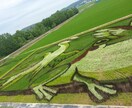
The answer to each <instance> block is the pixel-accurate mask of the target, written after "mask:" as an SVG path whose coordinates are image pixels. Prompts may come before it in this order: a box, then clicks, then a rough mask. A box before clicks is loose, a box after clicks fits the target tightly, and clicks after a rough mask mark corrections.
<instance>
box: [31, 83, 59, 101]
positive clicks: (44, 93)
mask: <svg viewBox="0 0 132 108" xmlns="http://www.w3.org/2000/svg"><path fill="white" fill-rule="evenodd" d="M33 91H34V93H35V94H36V95H37V97H38V99H39V100H42V99H43V98H44V97H45V99H47V100H51V99H52V98H53V96H54V95H55V94H56V93H57V90H53V89H51V88H49V87H47V86H43V85H39V86H37V87H35V88H33Z"/></svg>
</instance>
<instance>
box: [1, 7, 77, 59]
mask: <svg viewBox="0 0 132 108" xmlns="http://www.w3.org/2000/svg"><path fill="white" fill-rule="evenodd" d="M77 13H78V9H77V8H72V9H68V10H63V11H57V12H56V13H54V14H53V15H51V16H50V17H49V18H46V19H44V20H42V21H41V22H39V23H37V24H35V25H33V26H32V27H30V28H28V29H24V30H20V31H19V30H17V31H16V33H15V34H13V35H11V34H9V33H5V34H2V35H0V57H3V56H7V55H8V54H10V53H12V52H14V51H15V50H17V49H18V48H20V47H22V46H23V45H24V44H26V43H27V42H28V41H30V40H32V39H34V38H36V37H38V36H40V35H42V34H44V33H45V32H47V31H48V30H50V29H52V28H54V27H56V26H57V25H59V24H61V23H62V22H64V21H66V20H67V19H69V18H70V17H72V16H74V15H75V14H77Z"/></svg>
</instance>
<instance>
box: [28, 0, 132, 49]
mask: <svg viewBox="0 0 132 108" xmlns="http://www.w3.org/2000/svg"><path fill="white" fill-rule="evenodd" d="M131 4H132V0H120V1H119V0H101V1H100V2H98V3H97V4H96V5H94V6H92V7H90V8H88V9H87V10H85V11H84V12H82V13H80V14H79V15H78V16H77V17H76V18H74V19H73V20H71V21H70V22H68V23H67V24H65V25H64V26H62V27H61V28H60V29H58V30H56V31H55V32H53V33H51V34H49V35H48V36H47V37H45V38H43V39H42V40H41V41H39V42H37V43H36V44H34V45H33V46H32V47H30V48H29V49H27V50H26V51H29V50H32V49H35V48H38V47H41V46H44V45H47V44H50V43H52V42H55V41H58V40H60V39H63V38H66V37H69V36H71V35H74V34H76V33H79V32H82V31H84V30H87V29H90V28H93V27H96V26H99V25H101V24H104V23H107V22H109V21H112V20H114V19H117V18H120V17H123V16H125V15H128V14H131V13H132V6H131Z"/></svg>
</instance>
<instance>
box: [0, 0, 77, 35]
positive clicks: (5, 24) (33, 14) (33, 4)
mask: <svg viewBox="0 0 132 108" xmlns="http://www.w3.org/2000/svg"><path fill="white" fill-rule="evenodd" d="M75 1H77V0H70V1H69V0H57V1H55V0H0V2H1V4H0V16H1V17H0V34H1V33H4V32H9V33H14V32H15V31H16V30H18V29H22V28H24V27H26V26H28V25H31V24H34V23H36V22H39V21H41V20H42V19H44V18H45V17H48V16H49V15H51V14H52V13H54V12H56V11H57V10H60V9H62V8H64V7H66V6H68V5H69V4H71V3H72V2H75Z"/></svg>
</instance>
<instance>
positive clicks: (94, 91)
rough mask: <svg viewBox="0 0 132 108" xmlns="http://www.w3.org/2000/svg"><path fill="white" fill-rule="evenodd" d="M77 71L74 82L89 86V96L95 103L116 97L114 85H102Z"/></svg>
mask: <svg viewBox="0 0 132 108" xmlns="http://www.w3.org/2000/svg"><path fill="white" fill-rule="evenodd" d="M75 71H76V72H75V74H74V76H73V78H72V80H73V81H77V82H81V83H84V84H85V85H86V86H87V89H88V94H89V95H90V98H91V99H92V100H93V101H95V102H102V101H105V100H107V99H108V98H109V97H110V96H112V95H116V93H117V91H116V90H115V89H114V88H113V85H102V84H100V82H99V81H97V80H95V79H93V78H89V77H85V76H82V75H81V74H79V72H78V69H77V68H76V70H75Z"/></svg>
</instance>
